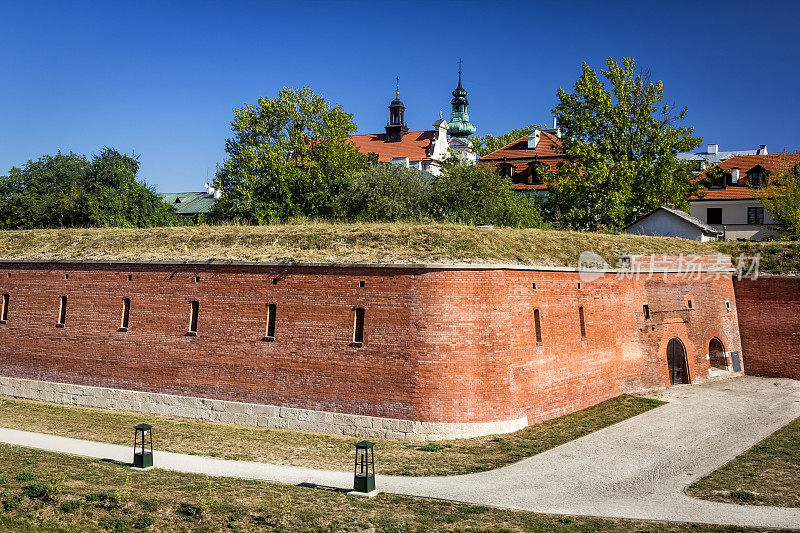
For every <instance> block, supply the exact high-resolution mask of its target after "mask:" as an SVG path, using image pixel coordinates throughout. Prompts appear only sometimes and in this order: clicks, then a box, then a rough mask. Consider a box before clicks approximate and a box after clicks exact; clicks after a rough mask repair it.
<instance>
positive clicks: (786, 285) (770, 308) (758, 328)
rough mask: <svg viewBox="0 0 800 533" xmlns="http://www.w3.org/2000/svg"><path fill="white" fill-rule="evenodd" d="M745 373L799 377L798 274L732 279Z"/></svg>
mask: <svg viewBox="0 0 800 533" xmlns="http://www.w3.org/2000/svg"><path fill="white" fill-rule="evenodd" d="M734 289H735V290H736V301H737V303H738V304H739V331H740V332H741V336H742V349H743V357H744V360H745V363H746V365H747V368H746V371H747V373H748V374H753V375H756V376H770V377H785V378H794V379H800V277H759V278H758V279H756V280H752V279H741V280H737V281H735V282H734Z"/></svg>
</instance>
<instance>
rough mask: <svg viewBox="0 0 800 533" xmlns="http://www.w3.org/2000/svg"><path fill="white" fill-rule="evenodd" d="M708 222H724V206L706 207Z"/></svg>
mask: <svg viewBox="0 0 800 533" xmlns="http://www.w3.org/2000/svg"><path fill="white" fill-rule="evenodd" d="M706 222H708V223H709V224H722V208H721V207H709V208H708V209H706Z"/></svg>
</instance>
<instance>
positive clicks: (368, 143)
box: [350, 130, 436, 162]
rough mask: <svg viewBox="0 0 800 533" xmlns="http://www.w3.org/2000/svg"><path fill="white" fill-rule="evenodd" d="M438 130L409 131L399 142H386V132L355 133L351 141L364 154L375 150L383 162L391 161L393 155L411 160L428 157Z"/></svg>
mask: <svg viewBox="0 0 800 533" xmlns="http://www.w3.org/2000/svg"><path fill="white" fill-rule="evenodd" d="M435 134H436V132H435V131H434V130H429V131H409V132H408V133H406V134H405V135H403V139H402V140H400V141H398V142H388V143H387V142H385V139H386V134H385V133H370V134H367V135H353V136H351V137H350V142H352V143H353V144H354V145H356V148H358V149H359V151H360V152H362V153H364V154H368V153H370V152H375V153H376V154H378V159H380V160H381V161H383V162H388V161H391V160H392V158H393V157H407V158H408V159H409V160H410V161H422V160H425V159H428V149H429V147H430V145H431V143H432V142H433V139H434V137H435Z"/></svg>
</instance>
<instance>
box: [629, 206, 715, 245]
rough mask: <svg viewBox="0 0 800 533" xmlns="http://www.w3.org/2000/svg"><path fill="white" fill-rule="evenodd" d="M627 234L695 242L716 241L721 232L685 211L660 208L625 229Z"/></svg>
mask: <svg viewBox="0 0 800 533" xmlns="http://www.w3.org/2000/svg"><path fill="white" fill-rule="evenodd" d="M625 231H626V232H627V233H632V234H634V235H650V236H657V237H681V238H683V239H692V240H695V241H716V240H719V239H720V238H721V236H722V232H720V231H719V230H717V229H716V228H712V227H711V226H709V225H708V224H705V223H703V221H701V220H699V219H697V218H695V217H693V216H691V215H690V214H689V213H686V212H685V211H681V210H680V209H674V208H672V207H666V206H661V207H659V208H658V209H654V210H653V211H651V212H649V213H647V214H646V215H645V216H643V217H641V218H640V219H638V220H636V221H635V222H632V223H631V224H628V225H627V226H626V227H625Z"/></svg>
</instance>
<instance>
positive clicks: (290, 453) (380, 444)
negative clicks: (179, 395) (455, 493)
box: [0, 395, 662, 476]
mask: <svg viewBox="0 0 800 533" xmlns="http://www.w3.org/2000/svg"><path fill="white" fill-rule="evenodd" d="M661 403H662V402H660V401H658V400H654V399H649V398H639V397H636V396H629V395H622V396H618V397H617V398H612V399H611V400H607V401H605V402H603V403H600V404H598V405H595V406H592V407H589V408H587V409H584V410H582V411H578V412H576V413H571V414H569V415H565V416H562V417H559V418H555V419H553V420H548V421H547V422H543V423H541V424H536V425H533V426H529V427H527V428H524V429H522V430H520V431H517V432H515V433H511V434H508V435H499V436H494V437H491V436H489V437H479V438H474V439H460V440H455V441H449V442H436V443H430V444H427V445H423V444H418V443H409V442H404V441H397V440H388V439H376V440H375V442H376V447H375V458H376V460H375V462H376V465H375V468H376V471H377V472H379V473H381V474H397V475H410V476H415V475H416V476H423V475H450V474H466V473H470V472H479V471H482V470H491V469H493V468H498V467H500V466H503V465H507V464H509V463H513V462H516V461H519V460H521V459H523V458H525V457H530V456H531V455H535V454H537V453H541V452H543V451H545V450H548V449H550V448H553V447H555V446H558V445H560V444H563V443H565V442H568V441H570V440H573V439H576V438H578V437H581V436H583V435H586V434H588V433H591V432H592V431H597V430H598V429H602V428H604V427H606V426H609V425H611V424H614V423H616V422H620V421H622V420H625V419H627V418H630V417H632V416H635V415H637V414H640V413H643V412H645V411H649V410H650V409H652V408H654V407H656V406H658V405H661ZM143 419H146V420H147V421H148V422H149V423H151V424H153V425H154V426H155V429H154V432H153V435H154V445H155V447H156V448H157V449H161V450H166V451H171V452H179V453H190V454H197V455H209V456H212V457H220V458H224V459H234V460H247V461H264V462H271V463H283V464H294V465H297V466H307V467H312V468H325V469H333V470H344V471H348V470H350V469H351V468H352V460H353V453H354V452H353V450H354V448H353V444H355V442H356V441H357V440H360V439H356V438H355V437H341V436H338V437H337V436H331V435H321V434H315V433H303V432H300V431H289V430H270V429H264V428H251V427H243V426H231V425H225V424H215V423H207V422H195V421H191V420H179V419H169V418H162V417H155V416H145V415H137V414H132V413H120V412H115V411H104V410H99V409H85V408H79V407H70V406H62V405H54V404H47V403H41V402H31V401H25V400H11V399H6V398H2V399H0V427H7V428H12V429H21V430H26V431H39V432H42V433H50V434H53V435H61V436H65V437H78V438H84V439H88V440H97V441H104V442H111V443H113V444H123V445H126V444H131V435H132V427H133V426H134V425H135V424H138V423H139V422H141V421H142V420H143Z"/></svg>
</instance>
